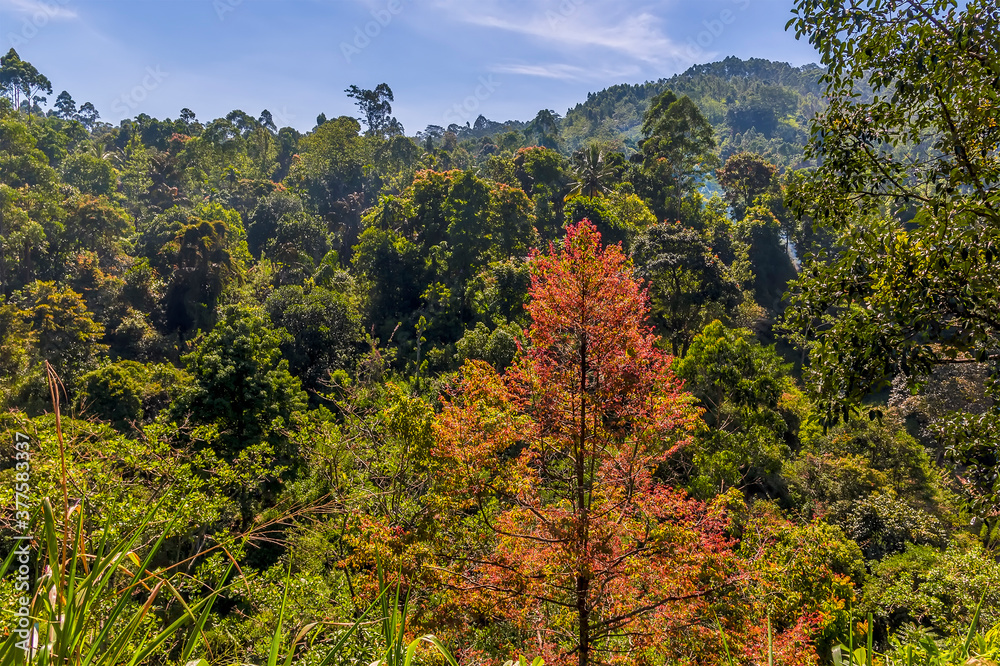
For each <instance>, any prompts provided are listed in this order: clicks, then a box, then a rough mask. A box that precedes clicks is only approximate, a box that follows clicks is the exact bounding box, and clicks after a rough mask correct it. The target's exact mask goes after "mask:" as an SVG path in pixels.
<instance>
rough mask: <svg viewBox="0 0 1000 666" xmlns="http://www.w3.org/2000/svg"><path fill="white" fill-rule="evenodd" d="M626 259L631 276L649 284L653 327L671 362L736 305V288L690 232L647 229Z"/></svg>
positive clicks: (677, 227) (670, 228) (724, 269)
mask: <svg viewBox="0 0 1000 666" xmlns="http://www.w3.org/2000/svg"><path fill="white" fill-rule="evenodd" d="M632 257H633V259H634V260H635V262H636V273H637V274H638V275H639V276H640V277H642V278H643V279H644V280H647V281H648V282H649V285H650V296H651V298H652V302H653V303H652V305H653V307H652V310H653V316H654V321H656V323H657V324H658V325H659V326H660V327H662V329H663V331H664V334H665V337H666V339H668V340H669V341H670V346H671V348H672V349H673V353H674V355H675V356H678V355H680V356H682V355H684V354H685V353H686V352H687V348H688V345H689V344H690V343H691V340H692V339H693V338H694V336H695V335H696V334H697V333H698V332H700V331H701V330H702V329H703V328H704V327H705V326H706V325H707V324H708V323H709V322H711V321H712V320H713V319H717V318H726V317H728V316H729V315H730V313H731V312H732V310H733V309H734V308H735V307H736V306H737V305H739V303H740V301H741V300H742V294H741V293H740V289H739V284H738V283H737V282H736V281H735V280H734V279H733V278H732V276H731V275H730V272H729V270H728V268H727V267H726V265H725V264H723V263H722V262H721V261H720V260H719V259H718V258H717V257H715V256H713V255H712V251H711V249H710V248H709V246H708V245H707V244H706V243H705V241H704V240H703V239H702V237H701V235H700V234H698V232H696V231H695V230H694V229H688V228H685V227H683V226H681V225H680V224H670V223H664V224H661V225H657V226H655V227H652V228H650V229H648V230H646V231H645V232H643V233H642V234H641V235H640V236H639V237H638V238H636V240H635V242H634V243H633V244H632Z"/></svg>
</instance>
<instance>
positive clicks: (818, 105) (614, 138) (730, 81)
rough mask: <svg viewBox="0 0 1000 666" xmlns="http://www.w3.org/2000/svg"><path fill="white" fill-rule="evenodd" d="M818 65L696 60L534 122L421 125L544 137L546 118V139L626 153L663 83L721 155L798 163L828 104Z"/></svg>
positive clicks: (566, 147) (571, 147)
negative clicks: (687, 104) (705, 128)
mask: <svg viewBox="0 0 1000 666" xmlns="http://www.w3.org/2000/svg"><path fill="white" fill-rule="evenodd" d="M823 71H824V70H823V69H822V68H821V67H819V66H818V65H803V66H801V67H792V66H791V65H789V64H787V63H781V62H772V61H770V60H764V59H760V58H751V59H749V60H741V59H740V58H737V57H735V56H730V57H728V58H726V59H725V60H721V61H718V62H714V63H708V64H703V65H693V66H692V67H690V68H689V69H687V70H686V71H685V72H683V73H681V74H676V75H674V76H671V77H668V78H663V79H660V80H658V81H647V82H645V83H639V84H620V85H616V86H612V87H610V88H605V89H604V90H601V91H598V92H593V93H590V94H588V95H587V100H586V101H584V102H581V103H579V104H577V105H576V106H574V107H573V108H571V109H569V110H568V111H567V112H566V115H565V117H560V116H558V114H556V113H555V112H554V111H544V112H542V113H540V114H539V115H538V116H536V118H535V119H534V120H532V121H531V122H521V121H508V122H505V123H499V122H495V121H492V120H488V119H486V118H485V117H483V116H480V117H479V118H478V119H477V120H476V122H475V124H470V125H469V127H462V126H460V125H453V126H451V127H448V128H441V127H438V128H436V129H435V128H434V127H431V128H428V129H427V130H425V131H424V132H422V133H421V136H425V135H426V133H427V132H428V131H429V132H431V133H435V132H437V133H443V132H444V131H449V130H450V131H453V132H455V133H456V135H457V136H458V137H459V138H464V137H469V138H477V139H481V138H483V137H485V136H493V135H496V136H500V135H502V134H504V133H507V132H514V133H521V134H526V135H528V136H529V137H532V138H538V139H540V140H541V141H542V142H543V143H544V141H545V138H546V136H545V132H544V131H543V129H542V128H543V127H544V125H545V124H546V123H553V124H554V125H555V126H556V127H557V129H556V130H555V131H553V132H552V134H551V137H552V138H553V139H555V141H551V142H550V143H549V144H546V145H548V146H549V147H552V148H559V149H560V150H562V151H563V152H566V153H567V154H568V153H572V152H573V151H576V150H579V149H580V148H582V147H584V146H585V145H586V144H588V143H591V142H595V141H596V142H601V143H605V144H607V145H608V146H609V148H612V149H615V150H620V151H624V152H626V153H630V152H633V151H635V150H637V144H638V141H639V140H640V139H641V138H642V136H641V135H642V132H641V126H642V119H643V114H645V112H646V110H647V109H648V108H649V104H650V101H651V100H652V99H653V98H654V97H655V96H656V95H658V94H660V93H662V92H663V91H664V90H673V91H674V92H675V93H677V94H678V95H685V96H687V97H690V98H691V99H692V100H693V101H694V102H695V104H697V106H698V108H699V110H700V111H701V113H702V114H703V115H704V116H705V118H706V119H707V120H708V121H709V122H710V123H711V124H712V126H713V127H714V128H715V139H716V142H717V143H718V145H719V151H720V155H721V157H722V159H723V160H725V159H727V158H728V157H729V156H730V155H733V154H735V153H738V152H743V151H749V152H755V153H758V154H761V155H764V156H766V157H767V159H769V160H771V161H772V162H774V163H775V164H778V165H779V166H782V167H786V166H794V167H798V166H801V165H802V164H801V162H802V147H803V146H804V145H805V143H806V141H807V140H808V138H809V137H808V125H809V121H810V120H811V119H812V117H813V116H814V115H815V114H816V112H817V111H819V110H821V109H822V108H823V99H824V98H823V86H822V85H821V84H820V80H819V79H820V76H821V75H822V74H823Z"/></svg>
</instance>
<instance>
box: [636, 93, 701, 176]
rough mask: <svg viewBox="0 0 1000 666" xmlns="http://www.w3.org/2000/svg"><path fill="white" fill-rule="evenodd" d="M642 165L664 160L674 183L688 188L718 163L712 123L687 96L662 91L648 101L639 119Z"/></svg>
mask: <svg viewBox="0 0 1000 666" xmlns="http://www.w3.org/2000/svg"><path fill="white" fill-rule="evenodd" d="M642 133H643V135H644V136H645V139H644V140H643V141H642V142H641V148H642V156H643V160H644V161H645V164H646V165H647V167H648V166H650V165H651V164H652V163H654V162H656V161H657V160H660V159H663V160H666V163H667V165H668V168H669V174H670V176H671V177H672V179H673V180H674V181H675V183H676V184H677V186H679V187H681V188H683V189H688V188H689V187H690V186H691V184H692V183H693V182H695V181H697V180H698V179H699V178H703V177H705V176H707V175H708V174H710V173H711V172H712V170H713V169H714V168H715V167H716V166H718V161H719V158H718V157H717V156H716V155H715V147H716V146H715V138H714V131H713V130H712V126H711V124H709V122H708V121H707V120H705V117H704V116H703V115H701V112H700V111H699V110H698V107H697V106H696V105H695V103H694V102H693V101H691V98H690V97H687V96H683V97H680V98H678V97H677V95H675V94H674V93H673V91H672V90H665V91H663V92H662V93H661V94H659V95H657V96H656V97H655V98H653V100H652V101H651V102H650V105H649V109H648V110H647V111H646V115H645V116H644V118H643V122H642Z"/></svg>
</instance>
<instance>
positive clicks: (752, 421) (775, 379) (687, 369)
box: [674, 321, 791, 497]
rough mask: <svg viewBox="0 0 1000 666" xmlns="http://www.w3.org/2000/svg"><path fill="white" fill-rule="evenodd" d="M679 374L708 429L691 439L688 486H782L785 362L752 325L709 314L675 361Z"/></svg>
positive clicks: (705, 490)
mask: <svg viewBox="0 0 1000 666" xmlns="http://www.w3.org/2000/svg"><path fill="white" fill-rule="evenodd" d="M674 370H675V372H676V373H677V376H678V377H679V378H681V379H684V380H686V381H687V384H686V385H685V387H686V388H688V389H689V390H690V391H691V392H692V393H694V395H695V397H697V398H698V400H699V401H700V402H701V405H702V407H704V408H705V422H706V423H707V424H708V426H709V427H708V429H706V430H703V431H701V432H700V433H699V434H698V437H697V438H696V440H695V444H694V445H693V446H692V447H691V450H690V452H689V455H691V456H692V460H693V463H694V470H693V471H692V472H688V473H687V476H688V478H687V479H686V480H687V482H688V486H689V487H690V488H691V489H692V491H693V492H694V493H695V494H696V495H700V496H711V495H714V494H718V493H722V492H724V491H725V490H726V489H727V488H730V487H739V488H740V489H741V490H743V491H744V492H745V493H747V494H748V495H754V494H764V495H769V496H772V497H773V496H780V495H783V494H784V492H785V491H784V488H783V485H784V484H783V482H782V481H781V479H780V476H779V475H780V472H781V468H782V461H783V460H785V459H787V458H788V457H789V455H790V454H791V451H790V450H789V447H788V444H789V442H788V439H787V437H786V435H787V434H788V432H789V424H788V423H787V421H786V420H785V417H784V415H783V413H782V410H781V408H780V407H781V402H782V398H783V395H784V393H785V392H786V390H787V389H788V387H789V385H790V379H789V378H788V375H787V371H788V369H787V368H786V367H785V365H784V364H783V363H782V362H781V359H780V358H779V357H778V355H777V354H776V353H775V351H774V349H773V348H769V347H764V346H762V345H761V344H760V343H758V342H757V341H756V340H755V339H754V336H753V334H752V333H751V332H750V331H746V330H740V329H729V328H726V327H725V326H723V325H722V323H721V322H718V321H714V322H712V323H711V324H709V325H708V326H706V327H705V329H704V330H703V331H702V332H701V333H699V334H698V335H696V336H695V338H694V340H693V341H692V342H691V346H690V347H689V348H688V351H687V354H685V355H684V357H683V358H681V359H678V360H677V361H676V363H675V364H674Z"/></svg>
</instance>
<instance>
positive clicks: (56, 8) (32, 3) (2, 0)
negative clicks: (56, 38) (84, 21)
mask: <svg viewBox="0 0 1000 666" xmlns="http://www.w3.org/2000/svg"><path fill="white" fill-rule="evenodd" d="M66 2H67V0H52V1H50V2H46V1H45V0H0V9H8V10H10V11H12V12H14V13H17V14H21V15H23V16H26V17H28V18H29V19H34V20H35V22H36V23H37V22H39V21H46V20H54V19H55V20H59V19H61V20H68V19H75V18H77V16H78V15H77V13H76V12H75V11H74V10H72V9H69V8H67V7H65V6H64V5H65V4H66ZM43 17H44V18H43Z"/></svg>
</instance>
